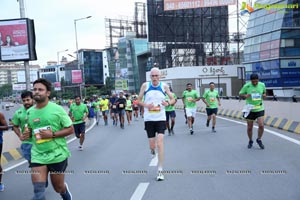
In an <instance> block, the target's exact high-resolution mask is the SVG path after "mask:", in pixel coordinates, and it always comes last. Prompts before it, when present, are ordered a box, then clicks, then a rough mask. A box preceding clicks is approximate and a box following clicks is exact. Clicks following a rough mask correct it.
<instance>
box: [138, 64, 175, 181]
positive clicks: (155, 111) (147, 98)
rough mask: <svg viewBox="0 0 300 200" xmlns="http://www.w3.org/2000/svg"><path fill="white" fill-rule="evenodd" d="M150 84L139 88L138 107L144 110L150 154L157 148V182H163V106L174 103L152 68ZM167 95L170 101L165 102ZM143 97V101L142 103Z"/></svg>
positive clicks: (164, 116)
mask: <svg viewBox="0 0 300 200" xmlns="http://www.w3.org/2000/svg"><path fill="white" fill-rule="evenodd" d="M150 78H151V81H150V82H145V83H143V84H142V86H141V90H140V93H139V97H138V100H139V105H141V106H142V107H144V108H145V109H144V110H145V116H144V122H145V130H146V132H147V135H148V138H149V146H150V150H151V154H152V155H155V149H156V144H157V148H158V176H157V180H158V181H162V180H164V174H163V161H164V132H165V130H166V113H165V106H169V105H171V104H174V103H175V100H174V98H173V95H172V93H171V92H170V90H169V86H168V85H166V84H164V83H162V82H160V81H159V78H160V71H159V69H158V68H156V67H154V68H152V69H151V71H150ZM166 95H168V96H169V98H170V100H169V101H165V96H166ZM143 97H144V101H143Z"/></svg>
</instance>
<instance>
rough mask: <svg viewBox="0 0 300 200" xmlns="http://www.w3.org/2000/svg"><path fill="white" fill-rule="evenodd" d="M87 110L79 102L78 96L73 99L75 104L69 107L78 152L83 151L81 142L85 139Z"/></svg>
mask: <svg viewBox="0 0 300 200" xmlns="http://www.w3.org/2000/svg"><path fill="white" fill-rule="evenodd" d="M88 113H89V111H88V108H87V106H86V105H85V104H83V103H82V102H81V98H80V96H76V97H75V104H73V105H72V106H71V107H70V111H69V116H70V117H71V119H72V121H73V126H74V130H75V136H76V138H78V139H79V146H78V150H79V151H82V150H83V146H82V145H83V142H84V139H85V120H86V118H87V116H88Z"/></svg>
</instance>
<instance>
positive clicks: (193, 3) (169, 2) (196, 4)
mask: <svg viewBox="0 0 300 200" xmlns="http://www.w3.org/2000/svg"><path fill="white" fill-rule="evenodd" d="M235 4H236V0H164V10H165V11H167V10H181V9H191V8H203V7H217V6H228V5H235Z"/></svg>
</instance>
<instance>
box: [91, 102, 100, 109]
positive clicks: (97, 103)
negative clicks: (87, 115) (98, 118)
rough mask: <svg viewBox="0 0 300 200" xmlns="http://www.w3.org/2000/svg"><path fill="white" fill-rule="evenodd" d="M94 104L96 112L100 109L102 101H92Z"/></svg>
mask: <svg viewBox="0 0 300 200" xmlns="http://www.w3.org/2000/svg"><path fill="white" fill-rule="evenodd" d="M92 106H93V108H94V112H97V111H99V110H100V101H95V102H93V103H92Z"/></svg>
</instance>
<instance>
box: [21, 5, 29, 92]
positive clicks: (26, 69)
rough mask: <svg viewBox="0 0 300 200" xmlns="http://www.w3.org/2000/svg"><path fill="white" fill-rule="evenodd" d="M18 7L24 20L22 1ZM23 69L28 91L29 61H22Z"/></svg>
mask: <svg viewBox="0 0 300 200" xmlns="http://www.w3.org/2000/svg"><path fill="white" fill-rule="evenodd" d="M19 6H20V17H21V18H25V8H24V1H23V0H19ZM24 67H25V80H26V90H27V91H29V90H30V68H29V61H24Z"/></svg>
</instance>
